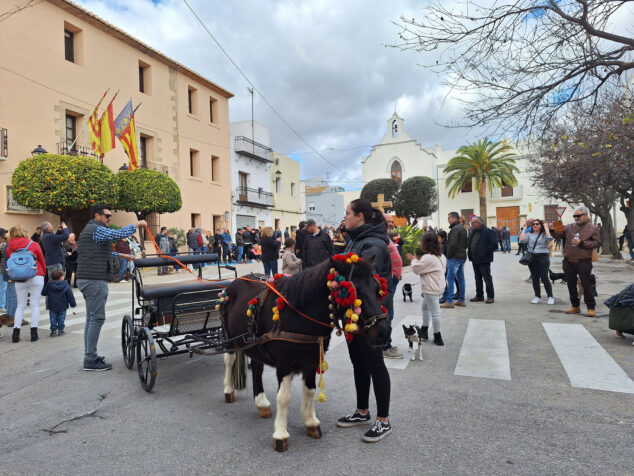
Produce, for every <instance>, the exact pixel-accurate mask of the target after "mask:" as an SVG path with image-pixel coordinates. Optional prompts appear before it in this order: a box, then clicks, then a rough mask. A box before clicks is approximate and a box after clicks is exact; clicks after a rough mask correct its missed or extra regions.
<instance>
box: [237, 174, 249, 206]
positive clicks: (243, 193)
mask: <svg viewBox="0 0 634 476" xmlns="http://www.w3.org/2000/svg"><path fill="white" fill-rule="evenodd" d="M238 183H239V184H240V186H239V189H238V198H239V200H240V201H241V202H246V200H247V184H248V183H249V174H248V173H246V172H238Z"/></svg>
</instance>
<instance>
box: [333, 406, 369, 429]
mask: <svg viewBox="0 0 634 476" xmlns="http://www.w3.org/2000/svg"><path fill="white" fill-rule="evenodd" d="M369 421H370V412H368V413H366V414H365V415H362V414H361V413H359V412H358V411H356V410H355V411H354V413H350V414H349V415H346V416H345V417H341V418H339V420H337V426H338V427H341V428H348V427H350V426H355V425H363V424H365V423H368V422H369Z"/></svg>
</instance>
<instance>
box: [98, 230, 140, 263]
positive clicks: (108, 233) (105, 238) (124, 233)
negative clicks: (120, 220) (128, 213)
mask: <svg viewBox="0 0 634 476" xmlns="http://www.w3.org/2000/svg"><path fill="white" fill-rule="evenodd" d="M135 231H136V225H128V226H124V227H123V228H119V229H118V230H113V229H112V228H107V227H105V226H98V227H97V228H96V229H95V232H94V233H93V235H92V239H93V240H95V243H102V244H103V243H113V242H115V241H119V240H120V239H122V238H127V237H128V236H130V235H133V234H134V232H135ZM112 256H114V257H115V258H118V257H119V253H117V252H116V251H113V252H112Z"/></svg>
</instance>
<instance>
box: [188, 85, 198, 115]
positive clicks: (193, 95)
mask: <svg viewBox="0 0 634 476" xmlns="http://www.w3.org/2000/svg"><path fill="white" fill-rule="evenodd" d="M197 99H198V91H197V90H196V88H192V87H191V86H189V87H188V88H187V112H189V113H190V114H191V115H193V116H196V115H198V105H197Z"/></svg>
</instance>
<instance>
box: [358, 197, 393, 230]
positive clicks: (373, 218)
mask: <svg viewBox="0 0 634 476" xmlns="http://www.w3.org/2000/svg"><path fill="white" fill-rule="evenodd" d="M350 208H351V209H352V211H353V212H354V214H355V215H358V214H359V213H362V214H363V221H364V222H365V223H370V224H372V225H380V224H381V223H385V217H384V216H383V212H382V211H381V210H379V209H378V208H374V207H372V204H371V203H370V202H369V201H368V200H366V199H365V198H357V199H356V200H352V201H351V202H350Z"/></svg>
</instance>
